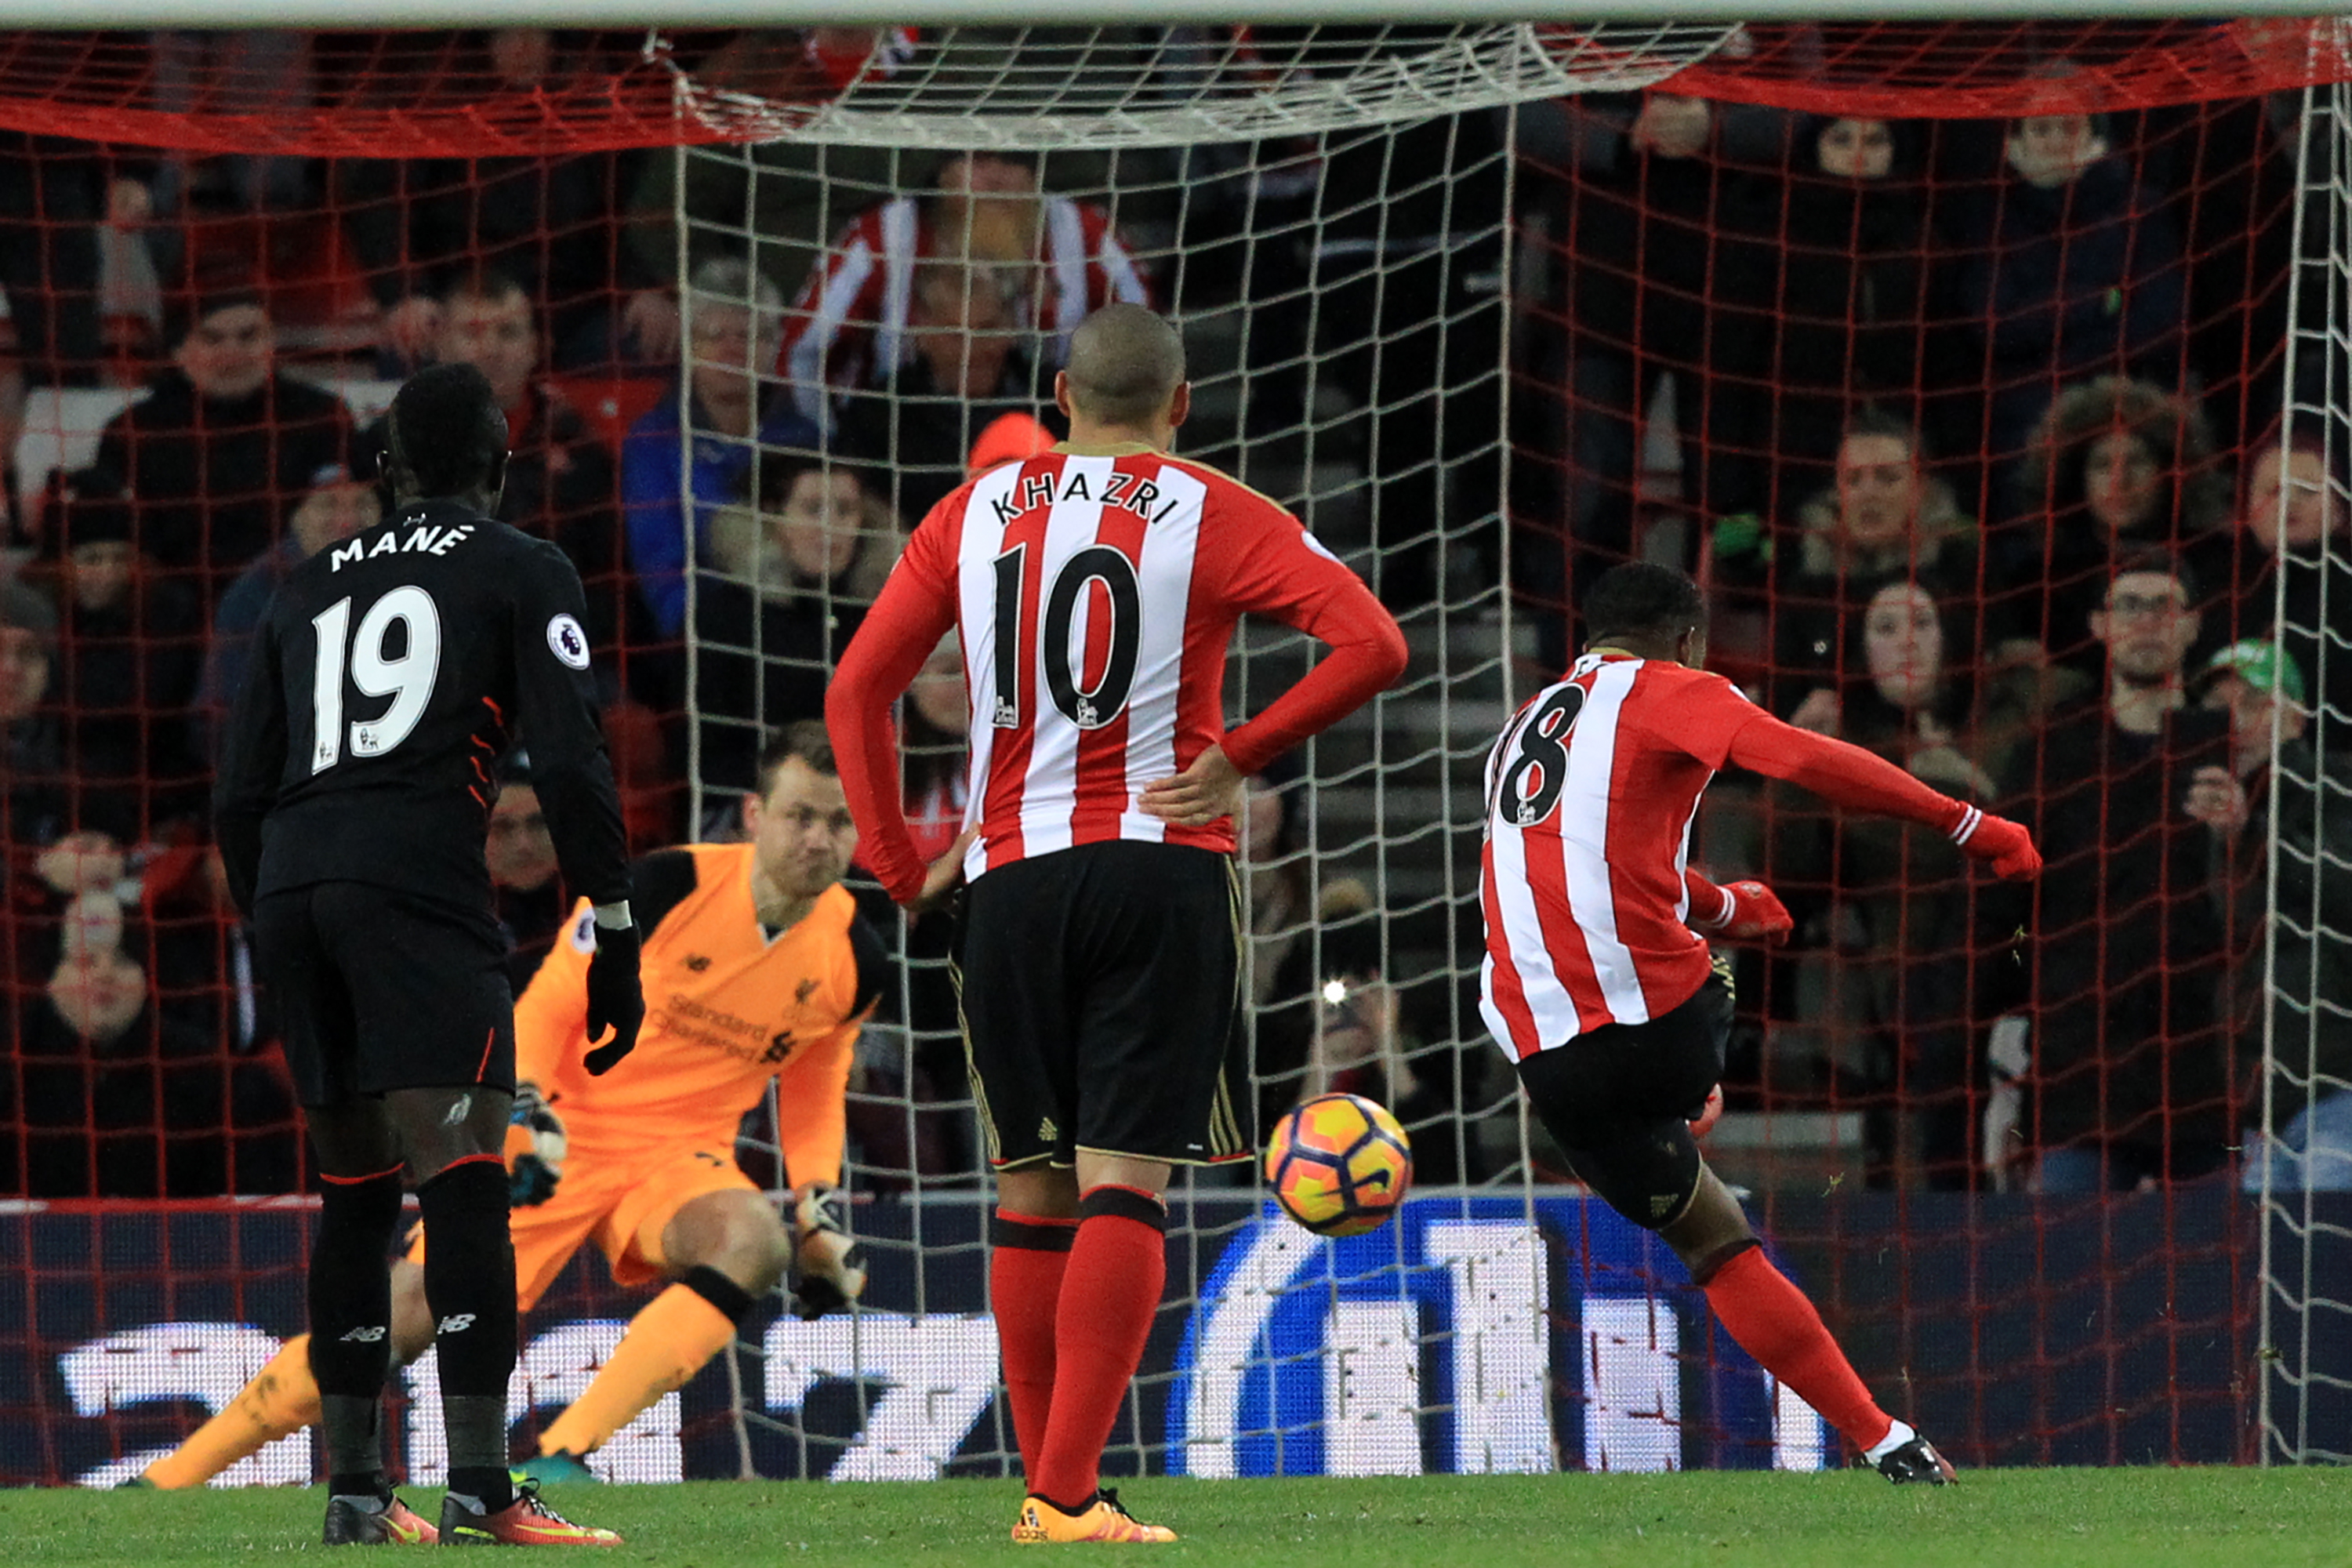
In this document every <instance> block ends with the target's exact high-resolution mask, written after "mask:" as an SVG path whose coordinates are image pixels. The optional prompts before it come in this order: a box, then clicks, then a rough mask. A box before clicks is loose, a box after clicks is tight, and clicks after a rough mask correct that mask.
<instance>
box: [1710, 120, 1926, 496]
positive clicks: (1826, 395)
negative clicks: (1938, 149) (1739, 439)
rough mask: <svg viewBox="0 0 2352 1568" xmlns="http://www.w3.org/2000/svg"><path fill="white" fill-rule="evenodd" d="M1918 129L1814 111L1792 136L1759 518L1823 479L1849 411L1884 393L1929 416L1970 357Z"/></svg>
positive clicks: (1883, 400) (1887, 399)
mask: <svg viewBox="0 0 2352 1568" xmlns="http://www.w3.org/2000/svg"><path fill="white" fill-rule="evenodd" d="M1920 129H1921V128H1920V127H1918V126H1916V125H1914V124H1908V123H1903V124H1895V123H1889V122H1888V121H1884V120H1827V119H1813V120H1809V121H1803V122H1801V123H1800V124H1799V126H1798V127H1797V132H1796V135H1795V136H1794V138H1793V139H1792V140H1791V142H1790V171H1789V180H1788V186H1787V200H1786V205H1784V206H1783V208H1782V210H1781V233H1782V235H1783V237H1784V241H1785V249H1784V252H1783V255H1782V257H1781V258H1780V268H1779V271H1780V306H1779V315H1780V331H1778V332H1777V333H1775V334H1772V342H1773V344H1774V348H1775V350H1776V354H1775V357H1774V360H1773V362H1772V365H1771V368H1770V370H1769V373H1768V374H1769V378H1770V381H1771V384H1772V387H1773V392H1774V395H1773V397H1772V399H1771V402H1770V405H1769V406H1770V409H1771V413H1772V416H1773V428H1772V433H1771V435H1770V437H1769V443H1768V446H1767V447H1766V449H1767V450H1768V451H1769V452H1770V453H1771V454H1772V455H1773V458H1775V468H1776V472H1775V474H1774V495H1773V498H1772V500H1771V502H1770V504H1769V506H1768V508H1767V510H1765V512H1764V515H1765V516H1766V517H1785V516H1787V515H1789V513H1790V511H1791V510H1793V509H1794V507H1795V505H1796V504H1797V503H1798V502H1800V501H1801V500H1803V499H1804V498H1805V497H1807V496H1809V495H1811V494H1812V493H1813V492H1814V491H1815V490H1817V489H1822V488H1824V487H1825V486H1826V485H1827V484H1828V483H1829V481H1830V479H1831V474H1830V459H1831V458H1832V454H1833V453H1834V452H1835V450H1836V449H1837V447H1838V445H1839V443H1840V441H1841V440H1842V438H1843V437H1844V436H1846V435H1847V434H1850V432H1849V431H1847V429H1846V428H1845V420H1846V413H1847V410H1849V409H1851V408H1853V406H1855V405H1858V404H1864V403H1875V404H1880V405H1894V406H1899V407H1903V408H1906V409H1907V410H1909V411H1910V412H1912V413H1913V414H1914V416H1916V417H1918V418H1919V419H1920V420H1921V421H1922V423H1930V421H1929V419H1928V413H1929V410H1930V409H1931V408H1938V409H1939V408H1940V400H1939V399H1938V398H1937V393H1939V392H1942V391H1944V390H1946V389H1948V388H1950V387H1953V386H1956V385H1958V384H1961V383H1962V382H1963V381H1964V380H1965V379H1966V377H1967V375H1968V374H1969V369H1970V368H1971V367H1969V365H1968V364H1967V363H1965V358H1964V355H1965V350H1964V348H1963V347H1962V345H1961V344H1960V343H1958V342H1957V341H1956V340H1955V337H1954V334H1953V332H1952V331H1951V328H1950V325H1949V323H1950V321H1951V317H1952V314H1953V312H1952V307H1951V303H1950V301H1949V300H1948V298H1946V295H1947V293H1948V281H1947V279H1946V278H1945V276H1944V273H1943V270H1942V268H1939V267H1937V265H1936V261H1937V258H1939V257H1940V256H1941V255H1942V254H1943V253H1944V252H1945V250H1946V249H1947V247H1946V246H1945V244H1944V242H1943V240H1942V238H1941V237H1939V236H1938V235H1937V234H1936V233H1935V231H1934V230H1933V228H1932V227H1931V226H1930V224H1929V221H1928V216H1927V195H1926V190H1925V187H1924V185H1923V184H1922V179H1921V176H1922V163H1923V159H1922V156H1921V149H1920V146H1919V135H1918V132H1919V131H1920ZM1942 427H1943V426H1937V428H1942ZM1731 521H1737V520H1731Z"/></svg>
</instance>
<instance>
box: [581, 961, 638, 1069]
mask: <svg viewBox="0 0 2352 1568" xmlns="http://www.w3.org/2000/svg"><path fill="white" fill-rule="evenodd" d="M637 955H638V941H637V928H636V927H635V925H626V926H598V927H596V951H595V952H594V953H593V954H592V955H591V956H590V957H589V960H588V1043H589V1044H590V1045H591V1046H594V1047H595V1048H594V1049H593V1050H592V1051H590V1052H589V1053H588V1057H587V1064H588V1070H589V1071H590V1072H592V1073H594V1074H595V1075H597V1076H598V1077H600V1078H601V1077H603V1076H604V1074H606V1073H608V1072H611V1071H612V1070H613V1068H614V1067H615V1066H617V1065H618V1064H619V1062H620V1060H621V1058H623V1057H625V1056H627V1055H628V1054H629V1053H630V1052H631V1051H633V1050H635V1049H636V1048H637V1029H638V1026H641V1025H642V1024H644V1023H645V1021H646V995H645V992H644V990H643V988H642V987H640V986H639V984H637ZM607 1029H610V1030H612V1031H613V1037H612V1038H611V1039H609V1040H605V1041H604V1044H603V1045H596V1042H597V1040H599V1039H600V1038H602V1037H603V1036H604V1031H605V1030H607Z"/></svg>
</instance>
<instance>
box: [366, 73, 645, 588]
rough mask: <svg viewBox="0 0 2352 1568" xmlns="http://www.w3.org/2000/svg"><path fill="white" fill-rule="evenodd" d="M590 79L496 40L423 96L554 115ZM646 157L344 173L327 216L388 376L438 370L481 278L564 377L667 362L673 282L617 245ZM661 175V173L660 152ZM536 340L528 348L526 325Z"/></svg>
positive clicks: (470, 162)
mask: <svg viewBox="0 0 2352 1568" xmlns="http://www.w3.org/2000/svg"><path fill="white" fill-rule="evenodd" d="M599 76H601V72H600V71H598V70H597V69H596V68H595V66H594V62H593V61H590V60H587V59H584V58H578V57H577V55H576V52H574V51H568V50H566V49H565V48H564V47H562V45H561V44H560V43H559V41H558V35H557V34H555V33H553V32H551V31H550V30H549V29H547V28H545V27H499V28H495V29H492V30H489V31H488V32H484V33H478V34H470V35H458V36H457V37H456V39H455V47H454V50H453V57H452V58H450V59H449V60H448V62H447V69H446V71H444V72H442V73H440V74H439V75H438V76H436V77H435V78H433V79H431V80H430V85H429V86H428V87H427V88H426V89H425V91H426V93H427V95H428V101H429V100H431V99H432V98H435V97H437V98H439V99H440V100H441V102H442V103H446V104H452V105H454V104H456V103H461V102H470V101H472V100H476V99H478V98H479V97H481V96H484V95H485V94H500V95H524V94H532V95H539V96H541V97H543V98H546V99H550V100H556V101H558V102H561V100H562V99H563V97H564V96H565V94H566V93H567V92H570V91H572V89H574V87H575V85H576V86H578V87H581V88H591V89H593V86H594V84H595V80H596V79H597V78H598V77H599ZM383 89H384V90H386V91H387V92H393V93H396V94H398V95H399V97H400V101H401V103H402V104H403V106H404V107H408V108H414V107H415V106H416V95H417V91H418V87H417V83H416V81H415V79H414V78H413V77H412V76H410V75H407V74H400V75H394V76H390V77H387V78H386V79H384V82H383ZM436 89H437V91H436ZM435 106H436V107H438V106H439V105H437V104H436V105H435ZM645 156H646V155H645V154H643V153H609V152H608V153H573V154H570V155H567V156H562V157H544V156H526V157H513V158H347V159H344V160H341V162H339V163H337V164H336V165H335V168H336V179H335V200H336V205H337V207H338V208H339V210H340V211H341V214H342V222H343V229H344V232H345V233H346V234H348V235H349V236H350V237H351V241H352V249H353V250H354V251H355V252H356V253H357V255H358V258H359V261H360V264H361V266H362V268H365V269H366V272H367V279H368V285H369V287H370V289H372V290H373V292H374V294H375V296H376V300H377V301H378V303H379V304H380V305H381V306H382V307H383V338H384V343H383V346H384V349H385V351H386V357H387V358H388V359H389V360H390V361H392V362H393V364H394V367H395V368H400V369H415V368H416V367H417V366H418V365H420V364H422V363H425V362H426V361H427V360H438V361H440V362H441V363H447V360H448V357H449V356H448V353H447V349H446V337H447V333H448V330H449V321H448V312H449V309H450V305H449V299H448V292H449V290H450V289H452V288H453V287H455V286H456V285H457V284H458V283H459V282H461V281H462V280H463V279H465V278H466V277H467V276H468V275H470V274H474V273H478V272H481V271H485V270H488V271H495V272H496V273H497V274H498V275H499V276H500V277H502V278H506V279H512V280H513V282H514V284H515V286H516V287H517V288H518V289H520V290H521V291H522V293H523V297H524V298H525V299H526V300H535V301H537V302H538V304H539V306H540V307H541V309H543V310H545V312H546V314H547V318H548V322H549V325H550V328H551V339H552V344H553V352H552V355H551V357H552V358H553V359H554V360H555V361H556V363H559V364H563V365H567V366H569V365H599V364H604V363H610V362H612V361H613V360H614V359H616V358H625V357H631V356H634V357H635V358H637V359H639V360H642V361H655V360H667V359H668V358H669V357H670V356H671V354H672V353H675V352H676V350H677V303H676V301H674V300H672V299H671V298H670V297H669V295H668V293H667V291H666V290H665V289H664V288H663V281H664V279H665V278H666V277H667V276H668V275H669V269H668V268H666V267H665V268H655V267H653V266H651V265H650V264H648V263H647V262H646V260H644V259H643V258H640V256H639V255H638V253H637V252H636V251H635V249H634V248H633V247H628V246H625V245H623V244H621V243H620V239H619V225H620V217H621V212H622V207H623V198H624V195H625V193H626V192H627V191H628V190H629V188H630V187H631V186H632V185H633V184H635V182H636V178H637V175H636V173H635V164H637V163H639V162H641V161H643V160H644V158H645ZM659 161H660V162H663V163H667V162H668V161H669V160H668V155H667V150H665V151H664V153H663V155H662V157H661V159H660V160H659ZM532 338H533V342H534V344H536V342H537V338H538V328H537V323H536V322H535V321H534V323H533V329H532ZM584 570H585V568H584V566H583V571H584Z"/></svg>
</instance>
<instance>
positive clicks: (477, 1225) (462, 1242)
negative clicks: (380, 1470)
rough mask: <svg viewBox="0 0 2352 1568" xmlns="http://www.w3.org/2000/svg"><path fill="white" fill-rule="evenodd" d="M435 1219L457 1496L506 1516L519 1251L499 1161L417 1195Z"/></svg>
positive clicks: (437, 1306)
mask: <svg viewBox="0 0 2352 1568" xmlns="http://www.w3.org/2000/svg"><path fill="white" fill-rule="evenodd" d="M416 1201H417V1205H418V1206H419V1207H420V1208H421V1209H422V1210H423V1211H424V1215H425V1302H426V1304H427V1305H428V1306H429V1307H430V1308H431V1309H432V1312H433V1321H434V1329H435V1343H436V1346H437V1347H438V1350H439V1352H440V1363H441V1413H442V1420H443V1423H444V1425H445V1426H446V1428H447V1431H448V1437H449V1489H450V1490H451V1491H453V1492H457V1493H459V1494H462V1495H464V1496H467V1497H471V1498H473V1499H475V1500H478V1502H479V1503H480V1504H481V1505H482V1508H483V1509H484V1510H487V1511H489V1512H496V1511H498V1510H500V1509H503V1508H505V1507H506V1506H507V1505H508V1504H509V1503H510V1502H512V1501H513V1500H514V1483H513V1481H512V1479H510V1478H509V1475H508V1473H507V1383H508V1380H509V1378H510V1377H511V1376H512V1375H513V1373H514V1364H515V1265H514V1246H513V1244H512V1242H511V1241H509V1238H508V1235H507V1173H506V1164H505V1162H504V1161H502V1160H501V1159H499V1156H498V1155H496V1154H484V1155H479V1156H476V1157H472V1158H468V1159H464V1160H459V1161H457V1163H455V1164H452V1165H449V1166H446V1168H444V1169H443V1170H441V1171H440V1172H439V1173H436V1174H435V1175H434V1176H433V1177H432V1178H431V1179H429V1180H427V1181H426V1182H425V1183H424V1184H422V1185H421V1186H419V1187H418V1188H417V1189H416Z"/></svg>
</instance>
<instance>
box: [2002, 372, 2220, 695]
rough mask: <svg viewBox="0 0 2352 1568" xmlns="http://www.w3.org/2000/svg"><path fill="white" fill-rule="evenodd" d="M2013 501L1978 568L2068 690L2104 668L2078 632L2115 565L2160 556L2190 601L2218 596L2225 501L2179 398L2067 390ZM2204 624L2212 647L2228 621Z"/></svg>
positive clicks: (2205, 443) (2202, 438)
mask: <svg viewBox="0 0 2352 1568" xmlns="http://www.w3.org/2000/svg"><path fill="white" fill-rule="evenodd" d="M2017 493H2018V501H2019V514H2018V519H2017V521H2014V522H2012V523H2011V524H2009V525H2007V526H2006V527H2003V528H2000V529H1997V530H1995V531H1994V533H1993V536H1992V541H1991V555H1992V559H1991V560H1990V562H1989V563H1987V576H1988V577H1989V578H1990V580H1991V583H1992V584H1993V590H1994V592H1995V594H1996V595H1997V603H1996V613H1997V615H1998V616H2000V621H2001V623H2002V625H2003V626H2004V627H2005V628H2006V629H2008V630H2009V631H2010V632H2011V633H2012V634H2013V635H2014V636H2016V637H2021V638H2023V639H2026V640H2028V641H2030V642H2032V643H2034V644H2038V645H2040V646H2041V647H2043V648H2046V649H2048V651H2049V653H2050V655H2051V656H2052V657H2053V658H2055V659H2057V660H2058V662H2059V663H2060V664H2061V665H2063V666H2065V667H2067V668H2071V669H2073V670H2074V671H2075V672H2076V674H2077V676H2078V677H2079V678H2080V679H2079V680H2078V682H2077V684H2082V685H2088V684H2093V683H2095V681H2096V679H2097V677H2098V674H2099V671H2100V669H2101V668H2102V667H2103V665H2104V664H2105V662H2106V661H2105V656H2104V655H2103V653H2102V651H2101V649H2100V648H2099V647H2097V646H2096V645H2095V643H2094V642H2093V641H2092V640H2091V639H2090V637H2089V636H2088V634H2087V631H2086V628H2087V627H2088V626H2089V625H2090V616H2091V615H2092V614H2093V612H2094V611H2095V610H2096V609H2097V608H2098V607H2099V605H2100V602H2101V600H2102V599H2103V598H2104V597H2105V594H2106V592H2107V584H2108V574H2109V563H2111V562H2112V561H2113V560H2114V559H2115V558H2116V555H2117V554H2119V553H2121V552H2128V551H2132V550H2135V549H2144V548H2149V547H2154V548H2158V549H2163V550H2166V551H2168V552H2171V553H2172V554H2174V555H2177V556H2178V557H2179V559H2180V562H2181V564H2182V565H2184V566H2185V567H2187V568H2188V570H2189V581H2191V582H2194V583H2195V584H2198V586H2199V588H2200V591H2202V592H2205V593H2209V594H2221V593H2226V592H2227V590H2228V586H2229V584H2230V580H2231V567H2232V565H2233V560H2232V556H2233V553H2234V552H2233V547H2232V541H2231V534H2230V526H2229V521H2230V520H2229V490H2228V487H2227V483H2226V481H2225V480H2224V479H2222V477H2221V468H2220V464H2219V460H2218V458H2217V456H2216V454H2215V451H2214V446H2213V436H2212V432H2211V430H2210V428H2209V427H2208V426H2207V425H2206V423H2205V419H2204V416H2203V415H2202V414H2201V413H2200V411H2199V409H2198V406H2197V405H2196V403H2195V401H2194V400H2193V399H2191V398H2189V397H2188V396H2186V395H2176V394H2173V393H2168V392H2166V391H2164V390H2163V389H2162V388H2161V387H2158V386H2152V385H2150V384H2147V382H2143V381H2130V380H2126V379H2125V378H2124V377H2122V376H2102V377H2100V378H2099V379H2097V380H2096V381H2092V382H2087V383H2085V384H2083V385H2080V386H2071V387H2068V388H2067V389H2066V390H2065V391H2064V392H2063V393H2062V394H2060V395H2059V397H2058V400H2057V401H2056V402H2055V403H2053V404H2052V405H2050V409H2049V411H2048V413H2047V414H2046V415H2045V416H2043V418H2042V425H2041V426H2040V428H2039V429H2038V430H2037V431H2036V432H2035V435H2034V443H2033V446H2032V449H2031V450H2030V451H2029V452H2028V453H2027V455H2026V457H2025V459H2024V461H2023V462H2022V463H2021V465H2020V467H2019V468H2018V470H2017ZM2195 607H2196V608H2197V609H2199V610H2200V612H2202V611H2204V610H2206V609H2207V608H2208V606H2207V605H2203V604H2200V605H2197V606H2195ZM2207 619H2208V620H2209V621H2210V625H2209V626H2207V631H2208V633H2209V635H2210V637H2211V638H2212V640H2213V641H2216V642H2218V641H2219V640H2221V637H2223V636H2224V635H2225V634H2226V633H2227V632H2228V630H2229V626H2228V617H2227V616H2226V615H2212V616H2208V617H2207Z"/></svg>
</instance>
